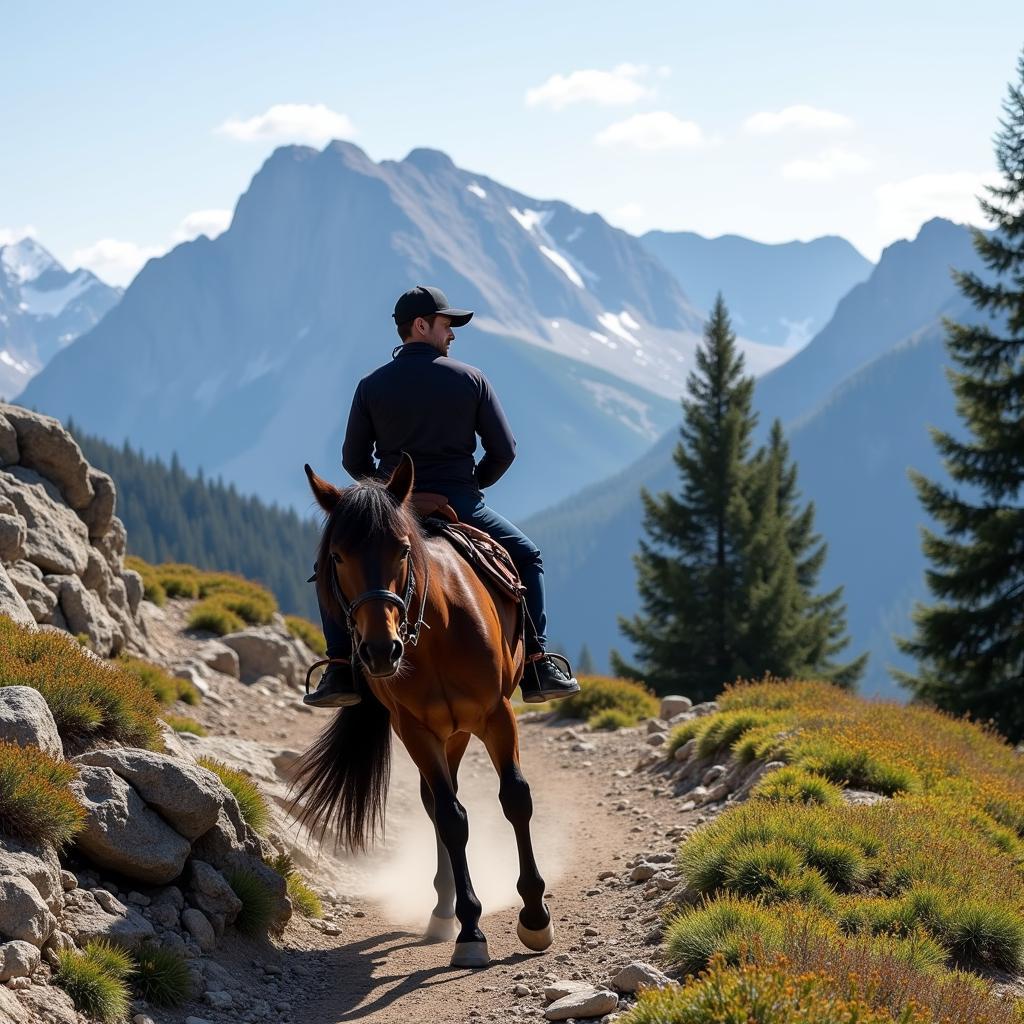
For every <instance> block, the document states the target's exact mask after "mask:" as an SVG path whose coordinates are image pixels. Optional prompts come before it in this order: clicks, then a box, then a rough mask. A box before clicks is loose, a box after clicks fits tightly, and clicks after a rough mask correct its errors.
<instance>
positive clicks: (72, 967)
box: [53, 943, 130, 1024]
mask: <svg viewBox="0 0 1024 1024" xmlns="http://www.w3.org/2000/svg"><path fill="white" fill-rule="evenodd" d="M53 980H54V981H55V982H56V983H57V984H58V985H60V987H61V988H63V989H64V990H65V991H66V992H67V994H68V995H69V996H70V997H71V1001H72V1002H73V1003H74V1004H75V1007H76V1008H77V1009H79V1010H81V1011H82V1012H83V1013H86V1014H88V1015H89V1016H90V1017H93V1018H95V1019H96V1020H99V1021H103V1022H104V1024H121V1022H122V1021H124V1020H125V1018H126V1016H127V1013H128V1008H129V1005H130V1003H129V991H128V985H127V984H126V983H125V980H124V974H123V973H122V974H119V973H118V971H117V969H116V968H115V969H114V970H111V964H110V961H109V958H108V957H107V956H106V955H105V954H103V953H101V952H99V951H98V950H97V948H96V945H95V944H93V943H90V944H89V945H87V946H86V947H85V949H84V950H83V951H82V952H79V951H78V950H76V949H65V950H61V951H60V952H59V953H58V954H57V968H56V970H55V971H54V975H53Z"/></svg>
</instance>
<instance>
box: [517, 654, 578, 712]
mask: <svg viewBox="0 0 1024 1024" xmlns="http://www.w3.org/2000/svg"><path fill="white" fill-rule="evenodd" d="M559 662H561V664H559ZM519 692H520V693H521V694H522V695H523V701H524V703H526V704H543V703H544V702H545V701H548V700H561V699H562V698H563V697H571V696H572V695H573V694H574V693H579V692H580V684H579V683H577V682H576V680H575V678H574V677H573V674H572V669H571V668H570V667H569V662H568V661H566V659H565V658H563V657H562V656H561V655H560V654H541V655H540V656H536V655H535V656H534V657H533V660H532V661H527V663H526V668H525V669H523V680H522V682H521V683H520V684H519Z"/></svg>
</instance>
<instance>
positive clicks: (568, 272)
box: [539, 245, 586, 288]
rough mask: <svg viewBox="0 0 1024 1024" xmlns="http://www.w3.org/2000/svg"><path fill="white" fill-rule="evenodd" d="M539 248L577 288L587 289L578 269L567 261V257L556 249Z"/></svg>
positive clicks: (543, 246)
mask: <svg viewBox="0 0 1024 1024" xmlns="http://www.w3.org/2000/svg"><path fill="white" fill-rule="evenodd" d="M539 248H540V251H541V252H542V253H544V255H545V256H547V258H548V259H549V260H551V262H552V263H554V265H555V266H556V267H558V269H559V270H560V271H561V272H562V273H563V274H565V276H566V277H567V278H569V280H570V281H572V283H573V284H574V285H576V287H577V288H585V287H586V285H585V284H584V283H583V278H582V277H580V275H579V273H578V272H577V270H576V268H575V267H574V266H573V265H572V264H571V263H570V262H569V260H568V259H566V257H565V256H563V255H562V254H561V253H560V252H558V251H556V250H555V249H552V248H550V247H548V246H546V245H542V246H539Z"/></svg>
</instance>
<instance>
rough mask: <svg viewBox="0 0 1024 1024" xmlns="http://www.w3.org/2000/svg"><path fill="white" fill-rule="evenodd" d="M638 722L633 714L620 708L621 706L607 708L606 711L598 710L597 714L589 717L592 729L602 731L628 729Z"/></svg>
mask: <svg viewBox="0 0 1024 1024" xmlns="http://www.w3.org/2000/svg"><path fill="white" fill-rule="evenodd" d="M636 722H637V720H636V718H635V717H634V716H633V715H630V714H627V713H626V712H625V711H621V710H619V708H605V709H604V711H598V712H597V714H596V715H591V716H590V718H588V719H587V725H589V726H590V728H591V729H597V730H599V731H601V732H614V731H615V730H616V729H628V728H629V727H630V726H633V725H636Z"/></svg>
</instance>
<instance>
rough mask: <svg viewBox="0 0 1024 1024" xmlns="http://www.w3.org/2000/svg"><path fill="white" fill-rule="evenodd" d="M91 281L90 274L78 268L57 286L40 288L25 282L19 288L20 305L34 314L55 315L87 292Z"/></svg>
mask: <svg viewBox="0 0 1024 1024" xmlns="http://www.w3.org/2000/svg"><path fill="white" fill-rule="evenodd" d="M92 283H93V282H92V279H91V275H89V274H88V273H87V272H86V271H84V270H78V271H76V272H75V273H74V274H73V275H72V276H71V277H70V278H69V279H68V281H67V282H66V283H65V284H63V285H62V286H61V287H59V288H49V289H41V288H37V287H33V286H32V285H31V284H27V285H25V286H24V287H22V289H21V296H22V307H23V309H25V310H26V311H27V312H29V313H32V314H33V315H34V316H57V315H58V314H59V313H62V312H64V310H65V308H66V307H67V306H68V304H69V303H71V302H73V301H74V300H75V299H77V298H78V297H79V296H80V295H82V294H83V293H84V292H87V291H88V290H89V288H90V287H92Z"/></svg>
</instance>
